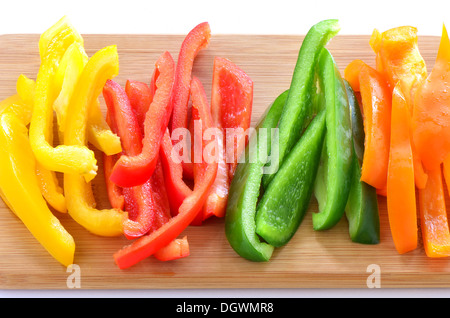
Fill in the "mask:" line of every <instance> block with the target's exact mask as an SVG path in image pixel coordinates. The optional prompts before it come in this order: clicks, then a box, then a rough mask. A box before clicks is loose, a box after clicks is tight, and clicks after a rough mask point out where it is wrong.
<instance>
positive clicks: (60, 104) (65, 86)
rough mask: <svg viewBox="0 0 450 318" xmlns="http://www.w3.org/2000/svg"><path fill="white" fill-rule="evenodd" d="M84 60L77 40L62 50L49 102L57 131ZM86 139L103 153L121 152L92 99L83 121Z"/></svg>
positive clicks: (81, 46) (98, 104) (61, 126)
mask: <svg viewBox="0 0 450 318" xmlns="http://www.w3.org/2000/svg"><path fill="white" fill-rule="evenodd" d="M87 61H88V56H87V54H86V52H85V51H84V47H83V45H82V44H81V43H79V42H74V43H72V45H70V46H69V47H68V48H67V50H66V52H65V53H64V55H63V57H62V58H61V61H60V63H59V66H58V69H57V71H56V74H55V79H54V81H53V82H54V85H55V87H56V88H55V90H56V91H59V92H60V93H59V95H58V97H57V98H56V100H55V102H54V103H53V108H54V110H55V113H56V118H57V122H58V128H59V131H60V132H61V133H63V132H64V129H65V122H66V116H67V107H68V105H69V102H70V98H71V96H72V94H73V90H74V88H75V83H76V82H77V80H78V78H79V76H80V74H81V72H82V71H83V68H84V67H85V65H86V63H87ZM87 132H88V136H87V138H88V141H89V142H90V143H91V144H92V145H94V147H96V148H97V149H99V150H100V151H102V152H104V153H105V154H107V155H113V154H116V153H119V152H121V151H122V148H121V145H120V139H119V137H118V136H117V135H115V134H113V133H112V131H111V129H110V127H109V126H108V124H107V123H106V121H105V119H104V117H103V114H102V111H101V109H100V103H99V101H98V100H95V101H94V103H93V104H92V105H91V106H90V107H89V117H88V123H87Z"/></svg>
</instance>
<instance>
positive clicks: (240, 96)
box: [203, 57, 253, 219]
mask: <svg viewBox="0 0 450 318" xmlns="http://www.w3.org/2000/svg"><path fill="white" fill-rule="evenodd" d="M252 106H253V81H252V80H251V78H250V77H249V76H248V75H247V74H246V73H245V72H244V71H243V70H242V69H240V68H239V67H238V66H237V65H236V64H234V63H233V62H231V61H230V60H227V59H225V58H221V57H216V58H214V66H213V80H212V93H211V115H212V118H213V121H214V125H215V126H216V127H217V129H219V130H220V133H221V136H222V138H218V139H219V140H218V142H219V148H218V151H219V152H220V156H219V163H218V164H219V167H218V171H217V177H216V181H215V182H214V184H213V186H212V187H211V190H210V194H209V196H208V199H207V200H206V203H205V206H204V208H203V214H204V219H207V218H208V217H210V216H212V215H215V216H217V217H223V216H224V215H225V211H226V205H227V201H228V191H229V187H230V183H231V180H232V179H233V175H234V171H235V169H236V166H237V164H238V159H239V157H240V155H241V153H242V152H243V150H244V149H245V146H246V144H247V142H248V133H249V128H250V124H251V114H252Z"/></svg>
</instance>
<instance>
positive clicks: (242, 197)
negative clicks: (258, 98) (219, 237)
mask: <svg viewBox="0 0 450 318" xmlns="http://www.w3.org/2000/svg"><path fill="white" fill-rule="evenodd" d="M287 93H288V91H285V92H283V93H282V94H280V96H278V97H277V98H276V99H275V101H274V102H273V103H272V105H271V106H270V108H269V109H268V111H267V112H266V115H264V116H262V119H261V121H260V123H259V124H258V125H257V127H256V133H255V134H253V135H252V136H251V139H250V141H249V143H248V145H247V147H246V150H245V155H246V156H249V154H250V153H256V154H257V156H258V158H257V160H255V161H254V162H251V161H250V160H246V161H245V162H242V163H239V164H238V166H237V168H236V171H235V174H234V177H233V180H232V182H231V185H230V190H229V197H228V204H227V210H226V214H225V234H226V237H227V239H228V242H229V243H230V245H231V247H232V248H233V249H234V250H235V251H236V253H238V254H239V255H240V256H242V257H243V258H246V259H248V260H251V261H255V262H263V261H268V260H269V259H270V258H271V257H272V253H273V250H274V247H273V246H271V245H270V244H267V243H266V242H263V241H261V240H260V238H259V237H258V235H257V234H256V231H255V229H256V223H255V215H256V206H257V203H258V200H259V197H260V193H261V181H262V176H263V173H264V168H265V164H266V162H267V159H268V157H266V156H264V153H265V154H269V153H270V151H271V144H272V142H271V140H270V141H268V142H267V143H265V141H266V140H262V138H258V136H259V135H260V132H261V129H266V130H271V128H276V127H277V125H278V121H279V119H280V116H281V112H282V110H283V106H284V103H285V101H286V97H287ZM269 136H271V134H267V137H268V138H269ZM255 138H256V139H257V140H256V149H255V148H252V147H255V142H254V140H255ZM252 139H253V140H252ZM264 147H267V148H266V152H264V151H260V150H261V148H264Z"/></svg>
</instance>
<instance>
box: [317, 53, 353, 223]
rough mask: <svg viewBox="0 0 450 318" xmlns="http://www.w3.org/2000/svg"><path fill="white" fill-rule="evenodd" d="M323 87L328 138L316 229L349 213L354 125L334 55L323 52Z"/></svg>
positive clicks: (320, 177) (320, 170) (319, 174)
mask: <svg viewBox="0 0 450 318" xmlns="http://www.w3.org/2000/svg"><path fill="white" fill-rule="evenodd" d="M318 68H319V70H318V72H319V73H318V74H319V87H320V91H321V92H322V93H321V94H323V98H322V100H323V102H324V107H325V110H326V137H325V142H324V145H323V151H322V155H321V158H320V161H321V162H320V165H319V168H318V172H317V178H316V182H315V186H314V194H315V196H316V199H317V201H318V205H319V211H318V213H313V215H312V221H313V228H314V230H326V229H329V228H331V227H333V226H334V225H336V224H337V222H339V221H340V220H341V218H342V216H343V215H344V213H345V206H346V204H347V201H348V195H349V191H350V182H351V164H352V156H353V143H352V126H351V119H350V110H349V106H348V98H347V91H346V89H345V85H344V82H343V79H342V77H341V74H340V72H339V70H338V68H337V66H336V63H335V61H334V59H333V56H332V55H331V53H330V52H329V51H328V50H327V49H326V48H323V49H322V53H321V55H320V57H319V63H318Z"/></svg>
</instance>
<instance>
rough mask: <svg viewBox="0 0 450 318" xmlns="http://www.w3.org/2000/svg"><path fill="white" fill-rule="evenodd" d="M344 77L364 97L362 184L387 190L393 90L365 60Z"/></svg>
mask: <svg viewBox="0 0 450 318" xmlns="http://www.w3.org/2000/svg"><path fill="white" fill-rule="evenodd" d="M344 76H345V79H346V80H347V81H348V82H349V83H350V85H351V86H352V88H354V89H355V91H359V92H360V94H361V102H362V108H363V111H362V114H363V118H364V133H365V142H364V148H365V149H364V157H363V163H362V171H361V181H364V182H366V183H367V184H370V185H371V186H373V187H374V188H376V189H379V190H383V189H385V188H386V179H387V171H388V162H389V143H390V131H391V101H392V93H391V90H390V89H389V86H388V83H387V81H386V79H385V78H384V77H383V76H382V75H381V74H380V73H379V72H378V71H377V70H375V69H374V68H372V67H371V66H369V65H367V64H366V63H364V62H362V61H361V62H354V63H350V64H349V65H348V66H347V68H346V69H345V72H344ZM356 76H357V79H356ZM358 85H359V89H358Z"/></svg>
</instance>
